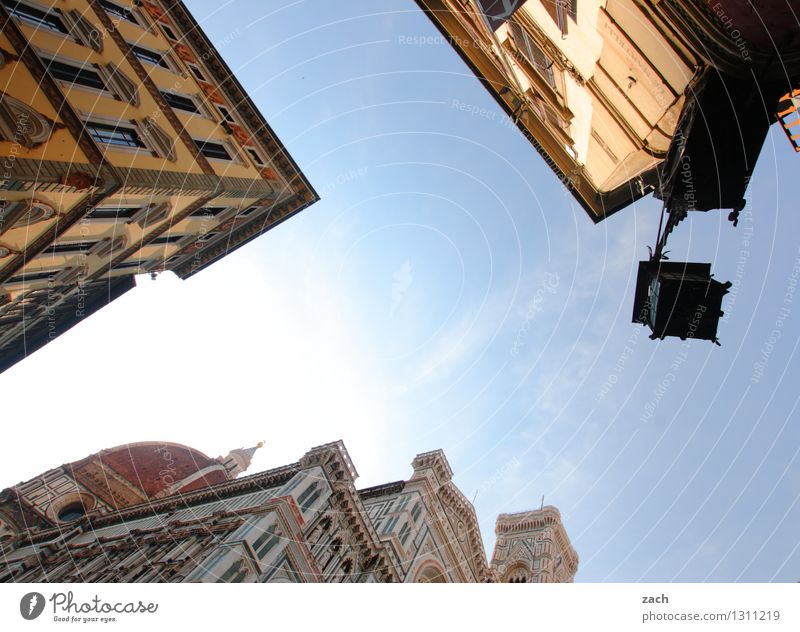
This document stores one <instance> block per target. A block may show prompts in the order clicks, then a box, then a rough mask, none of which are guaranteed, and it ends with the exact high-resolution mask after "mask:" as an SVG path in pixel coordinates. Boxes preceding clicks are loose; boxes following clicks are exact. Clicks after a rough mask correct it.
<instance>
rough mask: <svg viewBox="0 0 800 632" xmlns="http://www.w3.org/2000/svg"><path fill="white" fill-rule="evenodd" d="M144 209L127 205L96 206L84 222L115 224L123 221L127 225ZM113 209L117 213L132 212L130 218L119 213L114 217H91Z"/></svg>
mask: <svg viewBox="0 0 800 632" xmlns="http://www.w3.org/2000/svg"><path fill="white" fill-rule="evenodd" d="M142 208H144V207H143V206H127V205H119V206H116V205H115V206H110V205H104V206H95V207H94V208H93V209H92V210H91V211H89V212H88V213H87V214H86V215H84V216H83V220H85V221H89V222H114V223H116V222H119V221H122V223H127V222H128V221H130V220H131V218H133V217H134V216H135V215H136V214H137V213H139V212H140V211H141V210H142ZM111 209H115V210H117V211H120V210H123V209H126V210H129V211H130V215H128V216H125V215H122V216H121V215H120V214H119V213H116V214H115V215H114V217H91V215H92V213H94V212H95V211H104V210H111Z"/></svg>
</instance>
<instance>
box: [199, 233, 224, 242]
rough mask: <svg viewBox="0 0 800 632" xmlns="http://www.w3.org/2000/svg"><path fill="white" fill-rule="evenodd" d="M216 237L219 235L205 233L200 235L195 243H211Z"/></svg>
mask: <svg viewBox="0 0 800 632" xmlns="http://www.w3.org/2000/svg"><path fill="white" fill-rule="evenodd" d="M217 235H219V233H217V232H214V233H206V234H205V235H200V237H198V238H197V242H198V243H201V244H204V243H206V242H207V241H211V240H212V239H214V237H216V236H217Z"/></svg>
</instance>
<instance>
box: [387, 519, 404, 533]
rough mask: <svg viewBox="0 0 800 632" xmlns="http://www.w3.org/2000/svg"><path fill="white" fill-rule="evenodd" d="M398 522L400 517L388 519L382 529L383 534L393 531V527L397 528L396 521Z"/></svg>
mask: <svg viewBox="0 0 800 632" xmlns="http://www.w3.org/2000/svg"><path fill="white" fill-rule="evenodd" d="M398 520H400V516H395V517H394V518H389V521H388V522H387V523H386V526H385V527H384V528H383V533H384V534H386V533H391V532H392V531H394V528H395V526H397V521H398Z"/></svg>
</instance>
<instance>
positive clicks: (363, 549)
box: [0, 442, 578, 583]
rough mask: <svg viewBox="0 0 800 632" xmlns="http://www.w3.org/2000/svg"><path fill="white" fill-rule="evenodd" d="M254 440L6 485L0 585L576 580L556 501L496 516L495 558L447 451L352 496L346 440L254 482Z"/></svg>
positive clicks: (81, 466) (150, 446)
mask: <svg viewBox="0 0 800 632" xmlns="http://www.w3.org/2000/svg"><path fill="white" fill-rule="evenodd" d="M255 450H256V448H251V449H248V450H244V449H239V450H233V451H232V452H231V453H230V454H229V455H228V456H227V457H219V458H217V459H211V458H209V457H207V456H206V455H204V454H202V453H200V452H199V451H197V450H193V449H191V448H188V447H186V446H181V445H176V444H165V443H138V444H131V445H126V446H121V447H118V448H114V449H111V450H104V451H102V452H100V453H98V454H95V455H92V456H89V457H87V458H86V459H83V460H81V461H78V462H76V463H71V464H68V465H64V466H61V467H59V468H56V469H54V470H51V471H49V472H46V473H44V474H42V475H41V476H38V477H36V478H35V479H32V480H30V481H27V482H25V483H20V484H19V485H16V486H14V487H11V488H9V489H6V490H4V491H3V492H2V493H0V547H2V557H1V558H0V581H4V582H26V581H51V582H100V581H106V582H159V581H161V582H352V583H363V582H430V583H446V582H511V583H519V582H539V583H546V582H570V581H572V579H573V577H574V576H575V572H576V571H577V568H578V556H577V554H576V552H575V550H574V549H573V547H572V545H571V544H570V541H569V537H568V536H567V534H566V531H565V529H564V526H563V524H562V522H561V518H560V515H559V512H558V510H557V509H555V508H554V507H549V506H547V507H542V508H541V509H539V510H536V511H529V512H524V513H519V514H503V515H501V516H499V517H498V519H497V530H496V533H497V542H496V546H495V550H494V554H493V556H492V559H491V563H489V562H487V558H486V553H485V548H484V543H483V540H482V538H481V533H480V528H479V526H478V521H477V518H476V515H475V509H474V508H473V506H472V504H471V503H470V502H469V501H468V500H467V499H466V498H465V497H464V495H463V494H462V493H461V491H459V489H458V488H457V487H456V486H455V484H454V483H453V481H452V477H453V472H452V470H451V469H450V465H449V463H448V462H447V458H446V457H445V455H444V453H443V452H442V451H441V450H436V451H433V452H426V453H423V454H419V455H417V456H416V457H415V458H414V460H413V462H412V467H413V473H412V475H411V477H410V478H409V479H408V480H405V481H396V482H393V483H387V484H385V485H379V486H376V487H370V488H366V489H357V488H356V487H355V480H356V479H357V477H358V474H357V472H356V469H355V467H354V466H353V463H352V461H351V460H350V456H349V455H348V453H347V450H346V449H345V447H344V445H343V444H342V443H341V442H336V443H330V444H326V445H323V446H319V447H316V448H313V449H312V450H310V451H309V452H307V453H306V454H305V455H304V456H303V457H302V458H301V459H300V460H299V461H297V462H296V463H292V464H289V465H285V466H283V467H279V468H276V469H271V470H267V471H265V472H261V473H258V474H254V475H249V476H243V477H242V476H239V477H237V475H238V474H240V473H241V472H243V471H244V470H246V469H247V467H248V466H249V464H250V460H251V458H252V456H253V454H254V452H255Z"/></svg>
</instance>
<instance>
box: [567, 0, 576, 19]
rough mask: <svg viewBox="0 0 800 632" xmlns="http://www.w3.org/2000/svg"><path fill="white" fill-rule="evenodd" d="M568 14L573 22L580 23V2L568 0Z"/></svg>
mask: <svg viewBox="0 0 800 632" xmlns="http://www.w3.org/2000/svg"><path fill="white" fill-rule="evenodd" d="M567 13H569V17H571V18H572V20H573V22H577V21H578V0H568V2H567Z"/></svg>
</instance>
